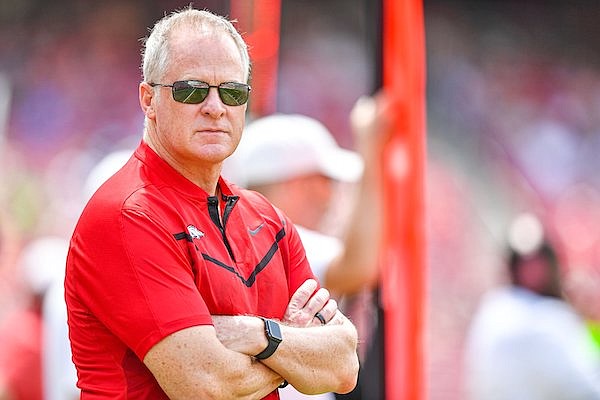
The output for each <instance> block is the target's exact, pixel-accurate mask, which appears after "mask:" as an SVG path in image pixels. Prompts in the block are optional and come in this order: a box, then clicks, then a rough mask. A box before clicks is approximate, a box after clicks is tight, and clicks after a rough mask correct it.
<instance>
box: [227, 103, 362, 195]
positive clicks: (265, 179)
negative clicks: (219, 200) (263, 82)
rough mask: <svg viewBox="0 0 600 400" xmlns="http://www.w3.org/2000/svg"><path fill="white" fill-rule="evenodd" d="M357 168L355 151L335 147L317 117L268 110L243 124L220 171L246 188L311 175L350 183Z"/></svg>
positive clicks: (358, 161)
mask: <svg viewBox="0 0 600 400" xmlns="http://www.w3.org/2000/svg"><path fill="white" fill-rule="evenodd" d="M362 171H363V161H362V159H361V157H360V156H359V155H358V153H356V152H353V151H350V150H346V149H343V148H341V147H340V146H338V144H337V143H336V141H335V139H334V138H333V136H332V135H331V133H330V132H329V130H327V128H326V127H325V126H324V125H323V124H322V123H320V122H319V121H317V120H315V119H313V118H310V117H307V116H304V115H299V114H273V115H270V116H267V117H262V118H259V119H257V120H254V121H252V122H251V123H249V124H248V125H247V126H246V128H245V130H244V132H243V134H242V139H241V141H240V144H239V146H238V148H237V149H236V151H235V152H234V153H233V155H232V156H231V157H229V158H228V159H227V160H226V161H225V165H224V170H223V175H224V176H225V177H226V178H228V179H230V180H232V181H234V182H235V183H237V184H239V185H241V186H246V187H247V186H253V185H262V184H269V183H277V182H281V181H285V180H288V179H292V178H295V177H298V176H302V175H307V174H311V173H319V174H322V175H324V176H327V177H329V178H331V179H333V180H336V181H341V182H355V181H357V180H358V179H359V178H360V176H361V175H362Z"/></svg>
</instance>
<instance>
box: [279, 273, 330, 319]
mask: <svg viewBox="0 0 600 400" xmlns="http://www.w3.org/2000/svg"><path fill="white" fill-rule="evenodd" d="M316 288H317V282H316V281H315V280H314V279H308V280H306V282H304V283H303V284H302V285H300V287H299V288H298V290H296V292H295V293H294V295H293V296H292V298H291V299H290V302H289V304H288V307H287V309H286V310H285V314H284V316H283V319H282V320H281V322H283V323H284V324H286V325H289V326H295V327H300V328H302V327H307V326H318V325H322V324H323V322H322V321H321V320H320V319H319V318H317V317H316V314H317V313H319V314H320V315H321V316H322V317H323V320H324V321H325V323H326V324H329V323H336V322H337V323H339V322H341V321H340V320H339V319H338V318H334V317H335V316H336V314H337V311H338V306H337V302H336V301H335V300H334V299H332V298H330V297H329V291H328V290H327V289H325V288H320V289H319V290H317V291H316V292H315V289H316Z"/></svg>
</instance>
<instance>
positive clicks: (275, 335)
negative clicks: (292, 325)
mask: <svg viewBox="0 0 600 400" xmlns="http://www.w3.org/2000/svg"><path fill="white" fill-rule="evenodd" d="M265 327H266V328H267V335H269V337H270V338H271V339H273V340H275V341H277V342H281V341H282V340H283V337H282V336H281V329H280V328H279V324H278V323H277V322H275V321H272V320H270V319H266V320H265Z"/></svg>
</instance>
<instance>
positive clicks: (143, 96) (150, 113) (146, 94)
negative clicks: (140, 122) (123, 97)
mask: <svg viewBox="0 0 600 400" xmlns="http://www.w3.org/2000/svg"><path fill="white" fill-rule="evenodd" d="M139 95H140V107H141V108H142V111H143V112H144V115H146V118H148V119H152V120H153V119H155V117H156V116H155V113H154V107H153V104H152V98H153V97H154V88H153V87H152V86H150V85H149V84H148V83H146V82H140V88H139Z"/></svg>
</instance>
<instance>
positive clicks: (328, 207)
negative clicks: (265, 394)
mask: <svg viewBox="0 0 600 400" xmlns="http://www.w3.org/2000/svg"><path fill="white" fill-rule="evenodd" d="M389 103H390V101H389V99H387V98H386V97H385V95H384V94H379V95H378V96H376V97H373V98H368V97H363V98H361V99H359V100H358V101H357V102H356V104H355V106H354V108H353V110H352V112H351V116H350V119H351V126H352V132H353V135H354V142H355V146H356V149H357V152H354V151H349V150H346V149H343V148H341V147H340V146H338V144H337V143H336V141H335V139H334V137H333V136H332V134H331V133H330V132H329V130H328V129H327V128H326V127H325V126H324V125H323V124H322V123H320V122H319V121H317V120H315V119H313V118H310V117H308V116H305V115H300V114H281V113H279V114H272V115H269V116H265V117H262V118H258V119H256V120H254V121H253V122H251V123H250V124H249V125H248V126H247V127H246V129H245V130H244V134H243V135H242V140H241V142H240V145H239V147H238V149H237V151H236V153H235V154H234V155H233V156H232V157H230V158H229V159H228V160H227V161H226V165H225V173H229V174H230V176H231V179H232V180H234V181H237V182H239V183H240V184H241V185H243V186H245V187H247V188H249V189H251V190H255V191H258V192H260V193H262V194H264V195H265V196H266V197H267V199H269V200H270V201H271V202H272V203H273V204H274V205H276V206H277V207H279V208H280V209H281V210H283V212H285V213H286V214H287V215H288V216H289V217H290V218H291V220H292V221H293V222H294V224H295V225H296V227H297V229H298V232H299V233H300V237H301V239H302V243H303V245H304V247H305V249H306V256H307V258H308V260H309V262H310V265H311V268H312V269H313V272H314V273H315V275H316V276H317V277H318V278H319V279H320V280H321V282H322V283H323V285H324V286H325V287H326V288H327V289H328V290H330V292H331V293H332V296H334V297H336V298H337V299H338V300H341V301H342V307H343V308H344V309H345V311H347V312H348V313H349V315H350V317H351V318H353V320H354V322H355V324H357V328H358V330H359V339H360V343H361V345H360V347H361V348H360V354H361V358H362V361H363V363H364V362H365V361H367V360H366V358H368V363H366V364H364V366H361V371H360V373H359V382H358V385H357V387H356V388H355V389H354V390H353V391H352V392H351V393H349V394H347V395H339V396H340V397H342V398H351V399H360V398H364V399H380V398H383V397H382V395H381V392H382V390H383V375H382V367H381V365H380V364H381V362H382V360H381V359H380V357H378V352H380V351H381V348H380V347H379V346H378V345H377V344H378V343H377V342H378V341H377V340H373V341H370V340H369V338H371V337H373V336H374V335H375V334H376V332H377V331H378V329H379V328H380V326H381V325H380V324H379V323H378V320H377V313H376V308H377V307H376V304H374V303H376V302H377V298H376V295H375V294H374V290H375V289H376V286H377V279H378V273H377V272H378V250H379V245H380V233H381V203H382V199H381V160H382V153H383V149H384V146H385V144H386V143H387V141H388V139H389V138H390V137H391V134H390V128H391V124H390V116H391V114H390V112H391V110H390V104H389ZM348 186H350V187H348ZM349 189H350V191H349ZM349 194H350V195H353V196H349ZM328 224H332V225H335V227H336V228H337V232H334V233H331V227H328V226H327V225H328ZM340 231H341V232H340ZM281 398H282V399H284V400H292V399H302V398H306V397H305V396H303V395H301V394H300V393H298V392H297V391H295V390H294V388H292V387H288V388H286V389H284V390H282V391H281ZM311 398H312V397H311ZM319 398H323V399H333V398H334V394H333V393H330V394H326V395H322V396H319Z"/></svg>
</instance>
